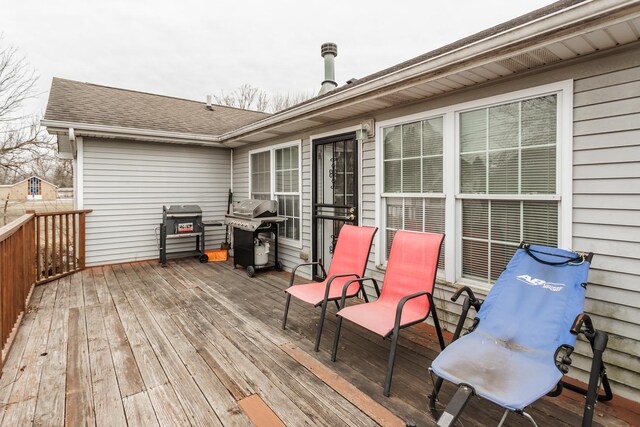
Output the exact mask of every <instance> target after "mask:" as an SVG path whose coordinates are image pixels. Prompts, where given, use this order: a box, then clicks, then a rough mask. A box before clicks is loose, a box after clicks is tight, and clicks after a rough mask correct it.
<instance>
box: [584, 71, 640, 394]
mask: <svg viewBox="0 0 640 427" xmlns="http://www.w3.org/2000/svg"><path fill="white" fill-rule="evenodd" d="M573 136H574V139H573V150H574V152H573V247H574V248H576V249H580V250H583V251H592V252H594V253H595V254H596V256H595V257H594V259H593V263H592V265H591V272H590V275H589V287H588V291H587V295H588V296H589V298H588V300H587V304H586V310H587V311H588V312H589V313H591V315H592V317H593V318H594V321H595V322H596V325H597V327H598V328H601V329H604V330H605V331H607V332H608V333H609V348H608V351H607V352H606V353H605V360H606V361H607V362H608V373H609V375H610V376H611V377H612V378H613V379H615V381H616V383H617V384H616V385H617V387H616V388H617V391H618V392H619V393H620V394H629V395H631V396H635V398H636V400H638V396H639V394H638V389H639V388H640V377H639V374H638V372H640V358H639V357H638V355H639V354H640V328H639V327H638V324H639V323H640V289H639V288H638V284H639V283H640V277H639V274H640V244H639V242H640V66H638V65H635V66H625V64H621V65H620V66H619V67H618V68H614V69H612V70H611V71H609V72H605V73H599V74H596V75H593V76H588V77H584V78H580V79H576V80H575V82H574V127H573ZM576 350H577V353H578V355H577V356H576V357H575V358H574V366H577V367H578V368H580V369H587V368H588V367H589V366H590V365H589V364H590V363H591V362H590V359H588V358H585V357H583V356H582V355H583V354H590V351H589V348H588V345H587V343H585V342H584V341H580V342H578V344H577V346H576Z"/></svg>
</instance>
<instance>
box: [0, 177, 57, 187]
mask: <svg viewBox="0 0 640 427" xmlns="http://www.w3.org/2000/svg"><path fill="white" fill-rule="evenodd" d="M31 178H38V179H39V180H40V181H42V182H46V183H47V184H49V185H51V186H53V187H56V188H58V186H57V185H55V184H53V183H51V182H49V181H47V180H45V179H42V178H40V177H39V176H35V175H31V176H30V177H28V178H25V179H21V180H20V181H16V182H14V183H13V184H2V185H0V187H15V186H16V185H18V184H20V183H22V182H25V181H27V180H29V179H31Z"/></svg>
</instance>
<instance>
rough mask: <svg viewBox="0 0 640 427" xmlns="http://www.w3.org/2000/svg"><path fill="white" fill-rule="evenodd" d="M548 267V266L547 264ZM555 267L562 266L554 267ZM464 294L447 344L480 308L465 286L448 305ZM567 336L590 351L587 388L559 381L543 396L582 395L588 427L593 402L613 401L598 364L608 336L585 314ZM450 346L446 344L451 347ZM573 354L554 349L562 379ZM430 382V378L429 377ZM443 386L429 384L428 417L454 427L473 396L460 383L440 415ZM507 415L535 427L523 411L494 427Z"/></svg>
mask: <svg viewBox="0 0 640 427" xmlns="http://www.w3.org/2000/svg"><path fill="white" fill-rule="evenodd" d="M518 248H521V249H524V250H525V251H526V252H527V253H528V254H529V255H530V256H532V257H533V258H534V259H536V260H537V261H539V262H546V261H542V260H540V259H538V258H537V257H536V256H535V255H534V254H532V253H531V251H530V250H529V244H527V243H525V242H521V243H520V246H519V247H518ZM592 258H593V253H588V254H582V255H581V259H582V260H585V261H588V262H591V259H592ZM547 263H548V262H547ZM557 264H558V265H560V264H562V263H557ZM582 286H583V287H584V288H585V289H586V286H587V284H586V283H583V284H582ZM463 293H465V294H466V296H465V299H464V301H463V303H462V313H461V315H460V319H459V320H458V324H457V326H456V330H455V332H454V334H453V337H452V339H451V343H453V342H454V341H456V340H457V339H458V338H460V336H461V333H462V329H463V327H464V324H465V321H466V319H467V315H468V313H469V310H470V309H471V308H473V309H474V310H475V311H476V313H477V312H479V311H480V308H481V307H482V304H483V302H484V301H483V300H481V299H479V298H477V297H476V295H475V294H474V293H473V291H472V290H471V289H470V288H469V287H468V286H461V287H459V288H458V289H457V290H456V292H455V293H454V294H453V295H452V296H451V301H452V302H456V301H457V300H458V298H459V297H460V296H461V295H462V294H463ZM479 323H480V320H479V319H478V318H477V317H475V318H474V320H473V324H472V325H471V326H470V327H469V328H468V330H467V332H466V333H465V334H464V335H467V334H470V333H472V332H473V331H474V330H475V329H476V327H477V326H478V324H479ZM570 332H571V334H573V335H576V336H578V335H579V334H582V335H584V337H585V338H586V339H587V341H588V342H589V344H590V346H591V350H592V352H593V359H592V362H591V371H590V375H589V384H588V387H587V388H586V389H584V388H582V387H579V386H576V385H574V384H571V383H568V382H566V381H563V380H560V381H559V382H558V384H557V386H556V388H555V389H554V390H552V391H551V392H549V393H548V394H547V396H550V397H556V396H559V395H560V394H561V393H562V391H563V389H565V388H566V389H567V390H571V391H573V392H576V393H579V394H582V395H583V396H584V397H585V406H584V413H583V418H582V427H591V425H592V422H593V414H594V410H595V405H596V403H597V402H606V401H610V400H611V399H613V392H612V391H611V385H610V383H609V379H608V377H607V373H606V367H605V365H604V362H603V360H602V355H603V353H604V351H605V349H606V347H607V342H608V339H609V336H608V334H607V333H606V332H604V331H600V330H597V329H595V328H594V326H593V321H592V320H591V317H589V315H588V314H586V313H584V312H583V313H581V314H579V315H578V316H577V317H576V318H575V320H574V322H573V325H572V327H571V329H570ZM451 343H450V344H451ZM573 351H574V347H573V346H569V345H561V346H560V347H558V349H557V350H556V353H555V356H554V358H555V363H556V367H557V368H558V370H560V372H561V373H562V374H563V375H564V374H567V373H568V372H569V367H570V365H571V363H572V360H571V354H572V353H573ZM429 372H430V373H431V374H432V375H434V373H433V372H432V369H431V368H429ZM432 380H433V376H432ZM443 382H444V379H443V378H440V377H438V378H436V379H435V381H433V391H432V392H431V394H430V395H429V409H430V411H431V413H432V416H433V417H434V418H435V419H436V420H438V423H437V424H436V425H437V426H439V427H445V426H447V427H448V426H452V425H454V424H455V422H456V421H457V419H458V418H459V416H460V414H461V413H462V411H463V410H464V407H465V406H466V404H467V402H468V401H469V399H470V398H471V396H473V395H474V394H475V392H474V390H473V387H472V386H471V385H469V384H464V383H461V384H459V386H458V390H457V391H456V393H455V394H454V396H453V397H452V398H451V400H450V401H449V403H448V404H447V406H446V408H445V410H444V412H442V413H441V412H439V411H438V410H437V409H436V402H437V401H438V394H439V392H440V388H441V387H442V384H443ZM600 386H602V388H603V390H604V394H600V393H599V389H600ZM509 412H515V413H517V414H518V415H521V416H523V417H524V418H526V419H527V420H529V421H530V422H531V423H532V424H533V425H534V426H536V425H537V424H536V422H535V421H534V419H533V417H531V415H530V414H528V413H527V412H525V411H524V409H523V410H515V411H512V410H510V409H505V412H504V415H503V416H502V419H501V420H500V423H499V425H498V427H500V426H502V425H503V424H504V421H505V419H506V417H507V415H508V414H509Z"/></svg>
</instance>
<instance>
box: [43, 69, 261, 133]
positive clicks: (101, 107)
mask: <svg viewBox="0 0 640 427" xmlns="http://www.w3.org/2000/svg"><path fill="white" fill-rule="evenodd" d="M267 116H269V114H266V113H261V112H258V111H250V110H242V109H238V108H232V107H225V106H221V105H214V106H213V111H211V110H208V109H207V108H206V104H205V103H204V102H197V101H191V100H187V99H180V98H173V97H169V96H163V95H155V94H151V93H145V92H137V91H133V90H126V89H118V88H114V87H109V86H101V85H97V84H92V83H83V82H77V81H73V80H66V79H61V78H58V77H54V78H53V82H52V83H51V92H50V94H49V102H48V104H47V111H46V113H45V115H44V119H45V120H52V121H63V122H72V123H86V124H92V125H104V126H115V127H122V128H133V129H147V130H158V131H166V132H179V133H188V134H201V135H220V134H223V133H225V132H228V131H230V130H233V129H237V128H239V127H241V126H244V125H246V124H249V123H252V122H255V121H257V120H260V119H263V118H265V117H267Z"/></svg>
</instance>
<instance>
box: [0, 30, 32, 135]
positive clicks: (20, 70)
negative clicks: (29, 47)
mask: <svg viewBox="0 0 640 427" xmlns="http://www.w3.org/2000/svg"><path fill="white" fill-rule="evenodd" d="M1 44H2V35H1V34H0V122H5V123H6V122H10V121H14V120H19V119H23V117H19V116H16V113H17V112H18V111H19V110H20V108H21V107H22V104H23V102H24V101H26V100H27V99H29V98H32V97H33V96H34V89H35V84H36V81H37V77H36V75H35V72H34V71H33V69H32V68H31V67H30V66H29V64H28V63H27V61H26V59H25V58H24V57H21V56H19V55H18V53H17V50H16V49H15V48H14V47H2V45H1Z"/></svg>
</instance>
